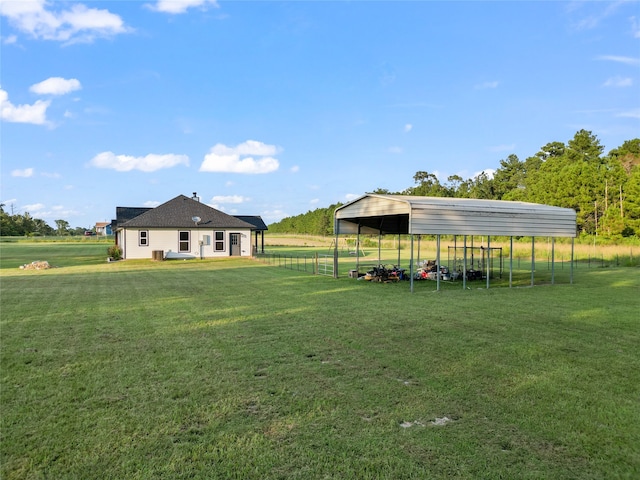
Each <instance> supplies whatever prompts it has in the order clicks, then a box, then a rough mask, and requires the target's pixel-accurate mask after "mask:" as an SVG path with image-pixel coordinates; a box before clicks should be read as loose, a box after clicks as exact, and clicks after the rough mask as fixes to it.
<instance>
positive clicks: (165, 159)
mask: <svg viewBox="0 0 640 480" xmlns="http://www.w3.org/2000/svg"><path fill="white" fill-rule="evenodd" d="M89 165H91V166H93V167H96V168H108V169H112V170H116V171H118V172H128V171H131V170H140V171H142V172H155V171H156V170H160V169H163V168H171V167H175V166H176V165H186V166H189V157H187V156H186V155H174V154H172V153H170V154H166V155H156V154H153V153H150V154H149V155H146V156H144V157H133V156H131V155H116V154H114V153H113V152H102V153H99V154H98V155H96V156H95V157H93V158H92V159H91V161H90V162H89Z"/></svg>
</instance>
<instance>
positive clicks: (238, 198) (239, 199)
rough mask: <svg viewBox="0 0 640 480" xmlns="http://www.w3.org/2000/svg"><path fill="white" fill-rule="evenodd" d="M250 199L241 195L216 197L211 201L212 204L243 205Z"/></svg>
mask: <svg viewBox="0 0 640 480" xmlns="http://www.w3.org/2000/svg"><path fill="white" fill-rule="evenodd" d="M250 200H251V199H250V198H248V197H243V196H242V195H216V196H214V197H213V198H212V199H211V202H213V203H244V202H248V201H250Z"/></svg>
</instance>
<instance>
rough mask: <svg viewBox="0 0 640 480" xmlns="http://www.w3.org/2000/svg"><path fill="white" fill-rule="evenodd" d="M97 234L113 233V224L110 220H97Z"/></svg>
mask: <svg viewBox="0 0 640 480" xmlns="http://www.w3.org/2000/svg"><path fill="white" fill-rule="evenodd" d="M95 229H96V235H111V234H112V232H111V224H110V223H109V222H96V226H95Z"/></svg>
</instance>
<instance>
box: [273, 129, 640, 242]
mask: <svg viewBox="0 0 640 480" xmlns="http://www.w3.org/2000/svg"><path fill="white" fill-rule="evenodd" d="M413 181H414V184H413V185H412V186H410V187H407V188H406V189H404V190H402V191H400V192H391V191H389V190H387V189H385V188H377V189H375V190H373V191H372V192H370V193H377V194H395V195H420V196H430V197H453V198H478V199H489V200H510V201H523V202H532V203H542V204H547V205H553V206H557V207H565V208H572V209H574V210H575V211H576V216H577V228H578V233H579V234H590V235H593V234H597V235H603V236H607V237H620V236H624V237H627V236H633V235H638V236H640V139H638V138H635V139H633V140H627V141H625V142H624V143H623V144H622V145H621V146H620V147H618V148H615V149H613V150H611V151H610V152H609V153H608V154H606V155H605V154H604V147H603V146H602V145H601V144H600V141H599V139H598V138H597V137H596V136H595V135H593V134H592V133H591V132H590V131H587V130H579V131H578V132H577V133H576V134H575V135H574V137H573V138H572V139H571V140H569V141H568V142H567V143H566V144H565V143H562V142H551V143H548V144H546V145H544V146H543V147H542V148H541V149H540V151H539V152H537V153H536V154H535V155H532V156H530V157H528V158H526V159H525V160H520V159H519V158H518V156H517V155H513V154H512V155H509V156H508V157H507V158H506V159H503V160H500V166H499V167H498V168H497V169H496V170H495V173H494V174H493V175H488V174H487V173H484V172H483V173H480V174H479V175H477V176H475V177H473V178H468V179H463V178H462V177H460V176H459V175H451V176H449V177H448V178H447V181H446V182H441V181H440V180H439V179H438V178H437V176H436V175H435V174H433V173H429V172H427V171H418V172H416V174H415V175H414V176H413ZM340 205H341V204H337V205H331V206H330V207H328V208H318V209H316V210H313V211H310V212H307V213H305V214H302V215H297V216H295V217H288V218H285V219H283V220H281V221H280V222H278V223H275V224H273V225H269V230H270V231H273V232H277V233H307V234H317V235H328V234H331V233H332V230H333V212H334V210H335V209H336V208H337V207H338V206H340Z"/></svg>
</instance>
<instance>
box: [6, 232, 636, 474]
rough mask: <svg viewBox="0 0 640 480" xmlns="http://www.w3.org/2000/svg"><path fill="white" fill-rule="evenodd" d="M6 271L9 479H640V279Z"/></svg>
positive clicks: (194, 268)
mask: <svg viewBox="0 0 640 480" xmlns="http://www.w3.org/2000/svg"><path fill="white" fill-rule="evenodd" d="M0 255H1V257H0V289H1V290H0V293H1V297H0V299H1V311H0V313H1V323H0V335H1V358H0V362H1V363H0V373H1V385H0V387H1V388H0V402H1V403H0V407H1V422H2V423H1V435H2V437H1V443H0V453H1V457H0V465H1V467H0V468H1V470H0V478H2V479H3V480H4V479H13V478H34V479H35V478H51V479H66V478H78V479H87V478H95V479H110V478H113V479H136V478H145V479H157V478H167V479H174V478H189V479H192V478H202V479H211V478H222V479H226V478H238V479H245V478H247V479H280V478H282V479H285V478H286V479H290V478H292V479H316V478H317V479H319V478H322V479H325V478H336V479H343V478H358V479H360V478H375V479H382V478H389V479H402V478H421V479H422V478H427V479H428V478H469V479H475V478H486V479H493V478H496V479H497V478H503V479H521V478H527V479H615V478H628V479H635V478H640V348H639V345H640V324H639V322H640V319H639V314H638V312H639V311H640V269H638V268H599V269H598V268H594V269H579V270H577V271H576V278H575V284H574V285H568V284H559V285H554V286H536V287H534V288H513V289H509V288H495V289H490V290H486V289H478V288H474V289H473V290H467V291H463V290H462V289H458V288H456V289H446V290H444V291H442V292H439V293H436V292H433V291H432V289H430V288H426V287H422V285H424V283H425V282H422V283H420V288H418V289H417V291H416V293H414V294H413V295H412V294H410V293H409V292H408V286H407V283H400V284H372V283H369V282H362V281H355V280H353V279H348V278H340V279H338V280H334V279H332V278H328V277H321V276H312V275H308V274H305V273H302V272H297V271H292V270H287V269H283V268H277V267H273V266H269V265H265V264H263V263H260V262H257V261H254V260H249V259H237V260H236V259H233V260H231V259H229V260H214V261H209V260H205V261H200V260H193V261H173V262H152V261H151V260H143V261H123V262H116V263H106V261H105V259H106V246H105V245H104V244H102V245H101V244H91V243H83V244H77V245H66V244H57V245H48V244H33V245H31V244H3V245H2V246H1V247H0ZM33 260H47V261H49V263H50V264H52V265H56V266H57V267H59V268H53V269H50V270H46V271H24V270H19V269H18V265H20V264H24V263H30V262H31V261H33ZM444 417H446V418H447V419H449V420H450V421H448V422H447V421H446V420H445V421H444V422H445V424H444V425H436V424H434V423H440V422H437V420H440V421H441V419H443V418H444Z"/></svg>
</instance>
